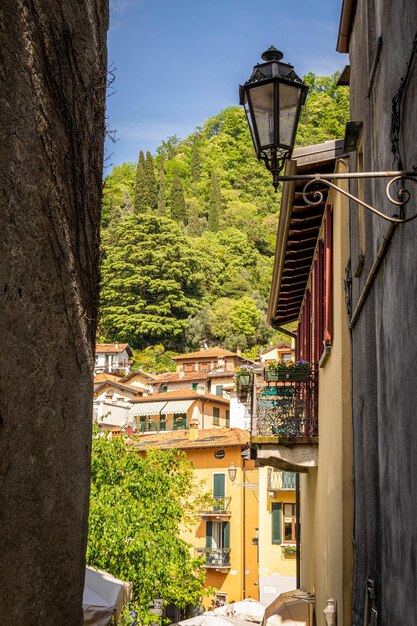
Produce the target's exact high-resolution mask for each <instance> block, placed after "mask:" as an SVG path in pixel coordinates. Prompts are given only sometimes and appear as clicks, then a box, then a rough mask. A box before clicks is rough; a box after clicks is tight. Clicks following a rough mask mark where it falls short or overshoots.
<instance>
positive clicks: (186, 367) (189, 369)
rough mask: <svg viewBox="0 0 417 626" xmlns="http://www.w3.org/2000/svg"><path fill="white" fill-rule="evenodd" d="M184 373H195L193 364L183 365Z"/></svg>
mask: <svg viewBox="0 0 417 626" xmlns="http://www.w3.org/2000/svg"><path fill="white" fill-rule="evenodd" d="M183 367H184V372H195V363H184V365H183Z"/></svg>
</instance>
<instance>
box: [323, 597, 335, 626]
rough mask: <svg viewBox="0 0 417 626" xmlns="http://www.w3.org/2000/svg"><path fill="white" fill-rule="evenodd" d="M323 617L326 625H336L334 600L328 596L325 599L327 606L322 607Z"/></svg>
mask: <svg viewBox="0 0 417 626" xmlns="http://www.w3.org/2000/svg"><path fill="white" fill-rule="evenodd" d="M323 613H324V619H325V620H326V624H327V626H336V617H337V614H336V600H335V599H334V598H329V600H327V606H326V608H325V609H323Z"/></svg>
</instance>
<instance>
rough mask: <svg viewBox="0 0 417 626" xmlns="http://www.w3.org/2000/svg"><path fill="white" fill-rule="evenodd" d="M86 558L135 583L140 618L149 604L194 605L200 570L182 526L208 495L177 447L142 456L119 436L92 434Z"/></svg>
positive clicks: (147, 619) (145, 618)
mask: <svg viewBox="0 0 417 626" xmlns="http://www.w3.org/2000/svg"><path fill="white" fill-rule="evenodd" d="M91 480H92V482H91V496H90V517H89V537H88V548H87V563H88V564H89V565H91V566H93V567H97V568H99V569H103V570H105V571H108V572H110V573H111V574H113V575H114V576H116V577H119V578H121V579H122V580H126V581H129V582H131V583H132V586H133V595H134V599H135V601H136V603H135V608H136V609H137V610H138V611H139V623H141V624H150V623H151V622H153V621H155V619H156V618H155V615H153V614H152V613H150V611H149V605H150V603H151V601H152V600H153V599H154V598H161V600H162V602H163V604H164V605H167V604H169V603H175V604H176V605H177V606H179V607H185V606H187V605H189V604H195V603H197V601H198V599H199V598H200V596H201V595H202V594H203V584H204V578H205V574H204V571H203V569H202V567H201V560H200V559H194V558H192V557H191V555H190V550H189V546H188V544H187V543H185V542H184V541H183V540H182V539H180V538H179V536H180V531H181V529H183V528H186V527H187V526H189V525H190V524H192V523H193V522H195V514H196V512H197V510H198V509H199V508H200V506H201V502H202V500H204V498H205V496H204V494H202V493H201V486H200V485H198V484H197V482H196V480H195V477H194V473H193V469H192V466H191V464H190V463H189V462H188V461H187V460H186V458H185V455H184V454H183V453H181V452H178V451H175V450H164V451H161V450H149V451H148V453H147V455H146V457H145V458H141V457H139V456H138V454H137V453H136V452H135V451H134V450H133V449H131V448H130V447H129V445H128V444H127V443H126V442H125V440H124V439H122V438H121V437H114V438H107V437H105V436H101V435H100V434H97V433H96V434H95V436H94V438H93V454H92V466H91Z"/></svg>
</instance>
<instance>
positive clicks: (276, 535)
mask: <svg viewBox="0 0 417 626" xmlns="http://www.w3.org/2000/svg"><path fill="white" fill-rule="evenodd" d="M272 543H275V544H279V543H282V502H273V503H272Z"/></svg>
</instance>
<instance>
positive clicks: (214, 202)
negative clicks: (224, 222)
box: [208, 171, 222, 233]
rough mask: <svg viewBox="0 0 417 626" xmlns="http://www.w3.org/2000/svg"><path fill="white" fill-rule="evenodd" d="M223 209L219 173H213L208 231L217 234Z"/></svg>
mask: <svg viewBox="0 0 417 626" xmlns="http://www.w3.org/2000/svg"><path fill="white" fill-rule="evenodd" d="M221 208H222V197H221V193H220V183H219V177H218V175H217V172H215V171H213V172H212V173H211V183H210V200H209V212H208V229H209V230H210V231H211V232H213V233H217V231H218V230H219V223H220V212H221Z"/></svg>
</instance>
